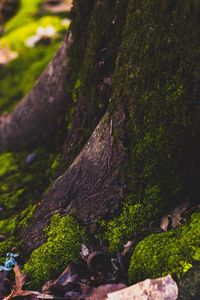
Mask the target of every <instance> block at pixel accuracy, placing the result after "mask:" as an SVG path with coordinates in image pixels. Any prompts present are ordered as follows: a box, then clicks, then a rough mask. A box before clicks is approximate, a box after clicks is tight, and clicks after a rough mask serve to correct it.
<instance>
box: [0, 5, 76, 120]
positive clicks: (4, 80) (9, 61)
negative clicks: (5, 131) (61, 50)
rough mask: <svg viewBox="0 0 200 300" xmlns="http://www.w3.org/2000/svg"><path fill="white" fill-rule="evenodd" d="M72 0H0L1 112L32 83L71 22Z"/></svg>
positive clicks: (12, 104)
mask: <svg viewBox="0 0 200 300" xmlns="http://www.w3.org/2000/svg"><path fill="white" fill-rule="evenodd" d="M71 2H72V1H71V0H67V1H64V0H63V1H62V0H60V1H59V0H57V1H56V0H28V1H27V0H0V114H3V113H4V114H6V113H8V112H10V111H11V110H12V109H13V107H14V106H15V105H16V103H17V102H18V101H19V100H21V99H22V98H23V96H24V95H26V94H27V93H28V92H29V90H30V89H31V88H32V87H33V85H34V83H35V81H36V79H37V78H38V77H39V75H40V74H41V72H42V71H43V69H44V68H45V66H46V65H47V64H48V62H49V61H50V60H51V58H52V56H53V55H54V53H55V52H56V50H57V49H58V47H59V45H60V43H61V41H62V39H63V36H64V35H65V33H66V29H67V28H68V27H69V24H70V8H71Z"/></svg>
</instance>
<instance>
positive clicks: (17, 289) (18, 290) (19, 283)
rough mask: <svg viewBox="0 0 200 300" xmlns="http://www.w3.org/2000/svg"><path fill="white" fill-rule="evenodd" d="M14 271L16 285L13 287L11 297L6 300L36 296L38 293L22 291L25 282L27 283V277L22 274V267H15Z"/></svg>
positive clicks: (5, 299)
mask: <svg viewBox="0 0 200 300" xmlns="http://www.w3.org/2000/svg"><path fill="white" fill-rule="evenodd" d="M13 271H14V273H15V284H14V285H13V288H12V291H11V293H10V295H8V296H7V297H5V298H4V300H10V299H13V298H15V297H19V296H20V297H27V296H31V295H35V294H36V293H35V292H33V291H25V290H22V288H23V286H24V284H25V282H26V276H25V275H24V274H22V273H21V270H20V267H19V266H18V265H15V267H14V268H13Z"/></svg>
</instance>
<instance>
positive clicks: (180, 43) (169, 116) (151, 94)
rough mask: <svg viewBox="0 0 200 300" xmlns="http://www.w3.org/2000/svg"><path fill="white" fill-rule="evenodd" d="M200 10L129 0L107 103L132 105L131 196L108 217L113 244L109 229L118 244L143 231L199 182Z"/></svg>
mask: <svg viewBox="0 0 200 300" xmlns="http://www.w3.org/2000/svg"><path fill="white" fill-rule="evenodd" d="M198 12H199V4H198V3H197V1H192V2H190V3H188V1H182V2H179V1H167V2H159V3H158V2H157V1H145V0H144V1H143V0H142V1H141V0H130V1H128V8H127V19H126V25H125V31H124V34H123V41H122V45H121V49H120V51H119V55H118V59H117V66H116V71H115V74H114V76H113V78H114V80H113V82H114V85H115V86H114V92H113V94H112V98H111V101H110V107H109V111H110V114H111V115H112V116H113V111H114V112H115V111H116V109H118V108H117V107H118V105H121V104H122V103H126V105H127V107H128V108H127V114H126V117H127V118H126V120H127V131H126V136H125V138H124V135H123V141H122V142H123V144H124V147H125V149H126V152H127V160H126V161H127V165H126V171H125V175H124V174H123V181H124V182H126V183H127V190H126V195H128V196H125V200H124V201H125V208H122V215H121V216H119V217H118V218H117V219H115V220H114V222H113V221H111V222H110V223H108V230H109V227H110V228H112V227H113V230H115V235H114V237H115V241H117V243H115V244H116V245H115V246H113V245H112V244H113V242H112V238H111V235H112V234H111V231H112V230H109V231H108V234H106V235H107V236H108V239H109V242H110V245H111V246H110V247H111V249H113V248H116V249H117V248H118V246H117V244H119V245H120V244H121V242H120V243H119V239H120V240H125V239H126V238H127V236H134V232H135V231H141V232H142V228H143V226H144V223H145V222H146V221H147V223H150V222H151V221H157V220H159V216H160V214H164V213H166V212H168V211H169V210H171V209H172V208H173V207H174V206H177V205H178V204H179V203H180V202H181V201H182V200H183V199H184V197H185V196H186V195H188V194H189V193H190V192H191V191H193V190H196V189H198V188H199V178H200V168H199V165H200V156H199V154H198V153H199V150H200V129H199V127H198V125H197V124H198V122H199V118H200V110H199V105H198V104H197V103H198V100H199V97H198V96H197V93H196V92H195V81H197V82H198V80H199V78H200V73H199V69H198V68H197V64H196V62H197V55H198V53H199V45H198V43H197V40H198V35H199V28H198V29H197V30H194V28H197V24H198ZM113 131H114V133H113V134H114V136H115V137H116V142H117V141H118V139H119V138H120V135H119V131H120V129H119V127H118V126H117V125H116V126H114V129H113ZM147 187H148V189H149V190H154V187H157V190H158V193H157V196H155V197H149V199H148V197H146V188H147ZM127 198H128V199H129V202H128V204H127V203H126V199H127ZM127 205H128V206H130V209H129V208H128V207H127ZM138 205H139V207H140V205H142V207H144V214H141V216H143V218H144V219H143V220H142V222H139V223H140V225H138V221H136V224H137V225H135V222H133V224H132V225H131V226H130V225H129V224H130V221H129V220H130V219H132V220H134V219H135V216H134V214H135V213H133V216H132V218H131V217H130V212H129V211H131V210H132V209H133V211H134V210H135V207H138ZM148 206H150V209H149V214H148V217H147V218H146V217H145V215H146V213H147V212H145V207H148ZM137 215H138V218H139V219H140V217H139V216H140V213H139V214H137ZM136 219H137V218H136ZM141 219H142V218H141ZM114 228H116V229H114ZM131 231H132V233H131ZM123 237H124V238H123Z"/></svg>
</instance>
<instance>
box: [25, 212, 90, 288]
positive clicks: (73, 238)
mask: <svg viewBox="0 0 200 300" xmlns="http://www.w3.org/2000/svg"><path fill="white" fill-rule="evenodd" d="M46 236H47V242H46V243H44V244H43V245H42V246H40V247H39V248H38V249H36V250H35V251H33V253H32V254H31V257H30V259H29V260H28V262H27V263H26V264H25V267H24V271H25V272H27V273H28V274H29V275H30V278H31V280H32V281H33V282H32V286H34V287H38V286H40V285H41V284H43V283H44V282H45V281H47V280H49V279H52V278H55V277H56V276H57V275H59V274H60V273H61V272H62V271H63V270H64V269H65V268H66V266H67V265H68V264H69V263H70V262H75V261H77V259H78V257H79V253H80V245H81V243H82V242H84V243H85V242H86V241H87V236H86V232H85V230H84V229H83V228H81V227H80V226H79V224H78V222H77V221H76V220H75V219H74V218H73V217H71V216H66V217H60V216H59V215H57V214H56V215H54V216H53V217H52V219H51V223H50V225H49V226H48V227H47V228H46Z"/></svg>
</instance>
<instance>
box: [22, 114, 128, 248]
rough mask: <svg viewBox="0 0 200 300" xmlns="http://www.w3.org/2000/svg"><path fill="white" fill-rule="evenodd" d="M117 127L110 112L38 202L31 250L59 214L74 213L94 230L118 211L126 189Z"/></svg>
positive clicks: (31, 230)
mask: <svg viewBox="0 0 200 300" xmlns="http://www.w3.org/2000/svg"><path fill="white" fill-rule="evenodd" d="M117 118H118V116H116V119H117ZM113 126H114V125H113V118H109V115H108V113H106V114H105V116H104V117H103V119H102V120H101V122H100V124H99V125H98V126H97V128H96V129H95V130H94V132H93V134H92V136H91V138H90V139H89V141H88V142H87V143H86V145H85V146H84V148H83V149H82V151H81V153H80V154H79V155H78V157H77V158H76V159H75V160H74V162H73V163H72V165H71V166H70V167H69V168H68V170H67V171H66V172H65V173H64V174H63V175H62V176H60V177H59V178H58V179H57V180H56V181H55V183H54V184H53V186H52V187H51V188H50V189H49V190H48V192H47V194H46V195H45V196H44V199H43V200H42V201H41V202H40V203H39V204H38V207H37V210H36V213H35V214H34V217H33V219H32V225H31V226H29V228H28V230H26V232H25V233H23V237H24V238H25V242H26V249H27V251H28V252H31V251H32V250H33V249H35V248H36V247H38V246H39V245H40V244H41V243H42V242H43V238H44V236H43V235H42V234H41V233H42V232H43V229H44V228H45V226H46V225H47V223H48V220H49V219H50V218H51V216H52V215H53V214H55V213H59V214H61V215H62V214H71V215H74V216H76V217H78V219H79V220H80V221H82V223H84V224H85V225H87V227H88V228H90V230H91V231H94V230H95V225H96V224H97V222H98V221H99V219H100V218H102V217H105V218H106V217H108V216H111V215H114V214H115V213H116V212H117V211H118V209H119V206H120V204H121V201H122V199H123V192H124V185H123V183H122V182H120V178H122V176H121V174H120V173H122V172H123V171H124V149H123V145H122V144H121V143H120V142H116V141H115V140H114V136H113ZM123 126H124V124H123V123H122V124H121V125H120V127H121V128H122V127H123ZM30 235H31V237H32V238H31V240H30V239H29V236H30Z"/></svg>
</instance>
